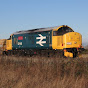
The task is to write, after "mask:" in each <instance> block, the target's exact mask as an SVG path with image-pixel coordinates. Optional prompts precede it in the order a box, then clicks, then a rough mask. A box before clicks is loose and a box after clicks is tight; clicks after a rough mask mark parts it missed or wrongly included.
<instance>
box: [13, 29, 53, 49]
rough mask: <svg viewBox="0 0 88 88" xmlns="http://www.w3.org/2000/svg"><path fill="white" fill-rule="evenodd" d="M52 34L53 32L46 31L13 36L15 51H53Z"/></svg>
mask: <svg viewBox="0 0 88 88" xmlns="http://www.w3.org/2000/svg"><path fill="white" fill-rule="evenodd" d="M51 34H52V31H44V32H36V33H25V34H17V35H13V37H12V40H13V41H12V46H13V49H51V45H52V36H51Z"/></svg>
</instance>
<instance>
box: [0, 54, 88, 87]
mask: <svg viewBox="0 0 88 88" xmlns="http://www.w3.org/2000/svg"><path fill="white" fill-rule="evenodd" d="M86 55H87V54H86ZM0 88H88V57H87V56H86V57H84V56H83V57H81V58H75V59H72V58H59V57H55V58H48V57H40V56H33V57H16V56H0Z"/></svg>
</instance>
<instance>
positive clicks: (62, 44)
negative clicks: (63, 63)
mask: <svg viewBox="0 0 88 88" xmlns="http://www.w3.org/2000/svg"><path fill="white" fill-rule="evenodd" d="M52 48H53V49H55V50H63V54H64V56H66V57H76V56H77V55H78V53H79V49H81V48H82V36H81V34H80V33H77V32H74V31H73V30H72V29H71V28H70V27H69V26H67V25H63V26H60V27H58V28H57V29H53V33H52Z"/></svg>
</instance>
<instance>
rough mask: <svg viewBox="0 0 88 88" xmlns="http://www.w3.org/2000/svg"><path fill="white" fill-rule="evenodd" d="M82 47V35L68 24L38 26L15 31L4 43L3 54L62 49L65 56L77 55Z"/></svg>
mask: <svg viewBox="0 0 88 88" xmlns="http://www.w3.org/2000/svg"><path fill="white" fill-rule="evenodd" d="M81 49H82V35H81V34H80V33H77V32H74V31H73V29H72V28H70V27H69V26H67V25H62V26H56V27H48V28H37V29H32V30H25V31H18V32H15V33H13V34H12V35H11V36H10V38H9V39H7V40H6V41H5V42H4V43H3V54H7V55H8V54H19V53H20V55H22V54H29V55H31V54H37V52H40V53H41V52H43V51H45V52H48V53H50V51H53V52H54V51H57V52H58V54H60V53H59V51H60V50H61V51H62V52H63V55H64V56H65V57H76V56H77V55H78V54H79V51H80V50H81Z"/></svg>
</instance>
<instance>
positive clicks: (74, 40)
mask: <svg viewBox="0 0 88 88" xmlns="http://www.w3.org/2000/svg"><path fill="white" fill-rule="evenodd" d="M80 48H82V36H81V34H80V33H77V32H69V33H66V34H64V35H63V49H64V56H66V57H76V56H77V54H78V52H79V49H80Z"/></svg>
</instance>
